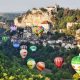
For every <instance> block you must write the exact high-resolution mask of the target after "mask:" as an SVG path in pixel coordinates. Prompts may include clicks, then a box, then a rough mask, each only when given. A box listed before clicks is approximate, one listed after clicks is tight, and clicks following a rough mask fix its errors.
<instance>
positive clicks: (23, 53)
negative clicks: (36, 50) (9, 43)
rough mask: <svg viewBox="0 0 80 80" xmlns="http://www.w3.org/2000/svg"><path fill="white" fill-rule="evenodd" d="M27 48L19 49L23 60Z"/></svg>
mask: <svg viewBox="0 0 80 80" xmlns="http://www.w3.org/2000/svg"><path fill="white" fill-rule="evenodd" d="M27 53H28V52H27V50H26V49H21V50H20V55H21V57H22V59H23V60H24V58H26V56H27Z"/></svg>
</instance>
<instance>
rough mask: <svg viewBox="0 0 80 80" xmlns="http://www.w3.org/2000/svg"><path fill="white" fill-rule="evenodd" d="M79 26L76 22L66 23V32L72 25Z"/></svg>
mask: <svg viewBox="0 0 80 80" xmlns="http://www.w3.org/2000/svg"><path fill="white" fill-rule="evenodd" d="M77 24H79V23H78V22H68V23H67V25H66V27H67V30H69V29H71V28H72V27H73V26H74V25H77Z"/></svg>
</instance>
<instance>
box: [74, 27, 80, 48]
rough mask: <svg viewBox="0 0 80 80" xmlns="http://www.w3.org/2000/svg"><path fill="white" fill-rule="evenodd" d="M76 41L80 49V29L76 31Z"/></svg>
mask: <svg viewBox="0 0 80 80" xmlns="http://www.w3.org/2000/svg"><path fill="white" fill-rule="evenodd" d="M75 40H76V42H77V46H78V47H79V48H80V29H78V30H76V36H75Z"/></svg>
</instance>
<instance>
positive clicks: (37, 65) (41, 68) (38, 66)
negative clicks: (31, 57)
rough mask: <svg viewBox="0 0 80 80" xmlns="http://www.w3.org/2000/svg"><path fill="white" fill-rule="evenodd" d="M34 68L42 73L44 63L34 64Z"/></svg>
mask: <svg viewBox="0 0 80 80" xmlns="http://www.w3.org/2000/svg"><path fill="white" fill-rule="evenodd" d="M36 67H37V69H38V70H39V71H43V70H44V69H45V63H44V62H38V63H37V64H36Z"/></svg>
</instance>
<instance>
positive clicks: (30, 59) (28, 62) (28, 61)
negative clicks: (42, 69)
mask: <svg viewBox="0 0 80 80" xmlns="http://www.w3.org/2000/svg"><path fill="white" fill-rule="evenodd" d="M35 65H36V62H35V60H34V59H32V58H29V59H28V60H27V66H28V68H29V69H33V68H34V67H35Z"/></svg>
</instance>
